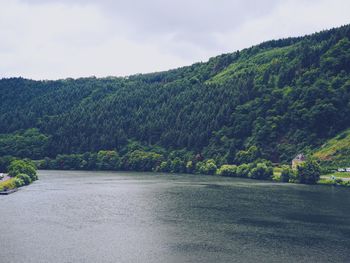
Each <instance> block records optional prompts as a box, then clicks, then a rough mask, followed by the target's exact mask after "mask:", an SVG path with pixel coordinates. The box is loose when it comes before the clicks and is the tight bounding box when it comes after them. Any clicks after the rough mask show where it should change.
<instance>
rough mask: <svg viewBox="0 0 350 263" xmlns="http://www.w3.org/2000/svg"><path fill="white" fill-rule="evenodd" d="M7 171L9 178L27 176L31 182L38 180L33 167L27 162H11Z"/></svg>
mask: <svg viewBox="0 0 350 263" xmlns="http://www.w3.org/2000/svg"><path fill="white" fill-rule="evenodd" d="M8 171H9V176H11V177H15V176H17V175H18V174H27V175H28V176H29V177H30V178H31V180H32V181H35V180H37V179H38V176H37V174H36V168H35V165H34V164H33V163H32V162H29V161H24V160H14V161H12V162H11V164H10V166H9V168H8Z"/></svg>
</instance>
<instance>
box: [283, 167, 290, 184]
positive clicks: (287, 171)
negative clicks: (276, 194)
mask: <svg viewBox="0 0 350 263" xmlns="http://www.w3.org/2000/svg"><path fill="white" fill-rule="evenodd" d="M291 178H293V170H292V169H291V168H290V167H289V166H287V165H284V166H283V167H282V170H281V182H284V183H288V182H289V180H290V179H291Z"/></svg>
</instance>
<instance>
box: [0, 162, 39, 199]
mask: <svg viewBox="0 0 350 263" xmlns="http://www.w3.org/2000/svg"><path fill="white" fill-rule="evenodd" d="M6 172H8V176H9V177H10V178H9V179H7V180H5V181H0V193H1V192H7V191H10V190H13V189H17V188H20V187H22V186H25V185H29V184H31V183H32V182H34V181H36V180H38V176H37V168H36V166H35V164H34V162H32V161H30V160H27V159H26V160H12V161H11V163H10V164H9V166H8V167H7V169H6Z"/></svg>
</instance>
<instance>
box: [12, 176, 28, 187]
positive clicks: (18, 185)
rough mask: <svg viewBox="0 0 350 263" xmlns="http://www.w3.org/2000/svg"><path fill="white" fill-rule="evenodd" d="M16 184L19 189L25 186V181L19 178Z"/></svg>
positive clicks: (15, 180) (16, 179)
mask: <svg viewBox="0 0 350 263" xmlns="http://www.w3.org/2000/svg"><path fill="white" fill-rule="evenodd" d="M14 182H15V185H16V187H17V188H18V187H21V186H23V185H25V183H24V181H23V180H22V179H20V178H17V177H16V178H14Z"/></svg>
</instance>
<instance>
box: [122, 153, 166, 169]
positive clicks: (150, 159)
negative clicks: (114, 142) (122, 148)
mask: <svg viewBox="0 0 350 263" xmlns="http://www.w3.org/2000/svg"><path fill="white" fill-rule="evenodd" d="M162 160H163V156H162V155H160V154H158V153H155V152H145V151H141V150H135V151H133V152H131V153H128V154H127V155H126V158H125V162H126V163H125V168H126V169H127V170H133V171H153V170H155V169H156V167H157V166H159V165H160V164H161V162H162Z"/></svg>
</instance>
